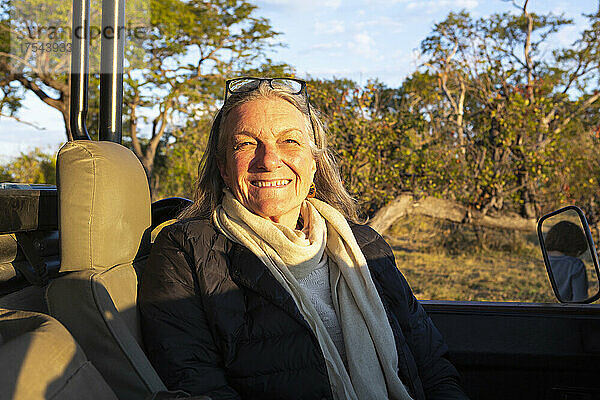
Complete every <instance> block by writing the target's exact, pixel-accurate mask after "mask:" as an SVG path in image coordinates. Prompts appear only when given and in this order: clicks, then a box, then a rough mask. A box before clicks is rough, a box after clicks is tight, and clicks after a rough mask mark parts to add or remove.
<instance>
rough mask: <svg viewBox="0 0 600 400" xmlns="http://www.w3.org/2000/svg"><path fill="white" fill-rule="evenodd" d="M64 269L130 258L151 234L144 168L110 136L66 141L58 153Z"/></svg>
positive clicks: (98, 266) (99, 267)
mask: <svg viewBox="0 0 600 400" xmlns="http://www.w3.org/2000/svg"><path fill="white" fill-rule="evenodd" d="M57 177H58V196H59V208H60V225H59V229H60V247H61V267H60V270H61V272H64V271H81V270H88V269H92V270H96V271H102V270H105V269H108V268H111V267H113V266H115V265H118V264H123V263H126V262H131V261H132V260H133V259H134V257H135V255H136V253H137V252H138V249H139V248H140V247H144V246H147V245H148V244H147V243H146V242H149V237H150V234H149V233H150V232H149V230H150V222H151V211H150V191H149V189H148V181H147V179H146V174H145V173H144V169H143V167H142V165H141V163H140V162H139V160H138V159H137V157H136V156H135V155H134V154H133V153H132V152H131V151H130V150H129V149H127V148H125V147H123V146H121V145H120V144H117V143H112V142H95V141H88V140H76V141H72V142H67V144H65V145H64V146H63V147H62V148H61V149H60V151H59V153H58V158H57Z"/></svg>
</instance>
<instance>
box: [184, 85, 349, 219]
mask: <svg viewBox="0 0 600 400" xmlns="http://www.w3.org/2000/svg"><path fill="white" fill-rule="evenodd" d="M274 97H276V98H280V99H283V100H285V101H287V102H289V103H290V104H292V105H293V106H294V107H296V108H297V109H298V110H300V112H302V114H303V115H304V116H305V117H306V118H305V119H306V127H307V132H311V131H312V127H314V137H313V138H311V151H312V154H313V157H314V158H315V160H316V164H317V172H316V173H315V178H314V183H315V187H316V189H317V193H316V196H315V197H316V198H317V199H319V200H322V201H324V202H326V203H328V204H329V205H331V206H332V207H334V208H336V209H337V210H338V211H340V212H341V213H342V214H343V215H344V216H345V217H346V218H347V219H349V220H351V221H354V222H358V211H359V210H358V205H357V203H356V200H354V199H353V198H352V197H351V196H350V195H349V194H348V192H347V191H346V189H345V188H344V185H343V184H342V180H341V178H340V173H339V169H338V166H337V163H336V162H335V159H334V157H333V155H332V154H331V151H330V150H329V148H328V147H327V132H326V128H325V125H324V124H323V121H322V118H321V113H320V112H319V111H318V110H316V109H315V108H314V107H312V106H311V105H310V104H309V103H308V102H307V100H306V99H305V97H304V96H302V95H295V94H291V93H290V92H289V89H286V88H283V87H277V85H270V84H269V83H268V82H267V81H261V82H260V83H259V84H258V85H256V88H252V90H249V91H244V92H241V93H234V94H231V95H230V96H229V97H227V100H226V101H225V104H223V107H221V109H220V110H219V112H218V113H217V115H216V116H215V119H214V121H213V124H212V127H211V129H210V136H209V138H208V145H207V148H206V151H205V152H204V155H203V156H202V159H201V160H200V165H199V166H198V180H197V181H196V188H195V192H194V202H193V203H192V204H191V205H190V206H188V207H187V208H185V209H184V210H183V211H182V212H181V213H180V214H179V216H178V218H180V219H183V218H191V217H200V218H207V219H209V218H210V217H211V215H212V212H213V211H214V209H215V208H216V207H217V206H218V205H219V204H220V203H221V200H222V198H223V188H224V187H225V182H223V178H222V177H221V173H220V171H219V162H221V163H225V160H226V153H225V152H226V148H227V134H226V132H224V125H225V124H224V123H223V122H224V121H225V118H226V117H227V115H228V114H229V112H230V111H231V110H232V109H234V108H235V107H237V106H239V105H241V104H243V103H247V102H250V101H253V100H257V99H270V98H274ZM308 107H310V120H309V118H308ZM311 122H312V126H311Z"/></svg>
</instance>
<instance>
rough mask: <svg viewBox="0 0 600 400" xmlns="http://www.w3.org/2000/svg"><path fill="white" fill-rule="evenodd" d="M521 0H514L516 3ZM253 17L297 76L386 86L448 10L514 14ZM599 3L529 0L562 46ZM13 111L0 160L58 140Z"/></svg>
mask: <svg viewBox="0 0 600 400" xmlns="http://www.w3.org/2000/svg"><path fill="white" fill-rule="evenodd" d="M517 2H518V3H521V0H518V1H517ZM253 3H254V4H256V5H257V6H258V10H257V12H256V14H257V15H260V16H264V17H267V18H269V19H270V21H271V24H272V26H273V28H274V29H275V30H276V31H277V32H280V33H281V35H280V36H279V38H278V40H279V41H280V42H282V43H284V44H285V45H286V46H287V47H285V48H277V49H276V51H275V52H274V53H273V54H271V57H272V58H273V59H274V60H276V61H284V62H287V63H289V64H291V65H293V66H294V67H295V68H296V70H297V72H298V75H299V76H301V77H305V76H312V77H316V78H332V77H345V78H350V79H353V80H355V81H357V82H359V83H365V82H366V81H367V80H368V79H375V78H377V79H379V80H381V81H383V82H384V83H385V84H387V85H388V86H391V87H396V86H399V85H400V83H401V82H402V80H403V79H404V77H406V76H407V75H408V74H410V73H412V72H413V71H414V70H415V69H416V68H417V67H418V65H419V64H420V63H421V59H420V57H419V53H418V48H419V43H420V42H421V40H423V39H424V38H425V37H426V36H427V34H428V33H429V32H430V31H431V28H432V26H433V24H434V23H436V22H439V21H442V20H443V19H444V18H445V16H446V15H447V14H448V12H450V11H459V10H461V9H466V10H468V11H469V12H470V13H471V14H472V15H473V16H475V17H480V16H485V15H489V14H492V13H496V12H504V11H512V12H517V10H516V8H514V6H513V5H512V3H511V2H506V1H502V0H260V1H254V2H253ZM597 8H598V3H597V2H596V1H593V0H571V1H563V0H530V1H529V8H528V9H529V10H530V11H532V12H536V13H547V12H553V13H555V14H561V13H564V14H565V16H567V17H570V18H574V19H575V24H574V25H572V26H569V27H566V28H564V29H563V30H562V31H560V32H559V33H558V34H557V35H555V36H554V41H555V43H556V45H562V46H568V45H569V44H570V43H572V42H573V40H575V38H576V37H577V36H578V32H579V31H581V30H582V29H583V28H584V26H585V25H584V23H585V20H584V19H583V18H582V17H581V13H592V12H594V11H596V10H597ZM19 117H20V118H21V119H23V120H25V121H28V122H32V123H34V124H36V125H37V126H39V127H42V128H44V129H43V130H38V129H35V128H32V127H31V126H28V125H24V124H21V123H18V122H16V121H14V120H10V119H7V118H0V163H4V162H6V161H8V160H9V159H10V158H11V157H14V156H17V155H18V154H19V153H20V152H27V151H29V150H31V149H33V148H35V147H40V148H42V150H44V151H46V152H49V153H53V152H55V151H57V150H58V146H59V145H60V143H61V142H64V141H65V134H64V128H63V122H62V117H61V115H60V113H59V112H58V111H55V110H54V109H51V108H50V107H48V106H46V105H45V104H43V103H42V102H41V101H40V100H37V98H35V96H33V95H30V96H28V98H27V101H26V102H25V107H24V108H23V109H22V110H21V111H20V115H19Z"/></svg>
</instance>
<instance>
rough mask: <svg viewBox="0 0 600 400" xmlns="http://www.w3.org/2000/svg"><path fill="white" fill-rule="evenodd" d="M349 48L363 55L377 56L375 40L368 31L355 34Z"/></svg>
mask: <svg viewBox="0 0 600 400" xmlns="http://www.w3.org/2000/svg"><path fill="white" fill-rule="evenodd" d="M348 50H350V51H352V52H354V53H356V54H358V55H360V56H363V57H375V56H376V55H377V47H376V45H375V41H374V40H373V38H372V37H371V36H369V34H368V33H366V32H360V33H356V34H354V35H353V36H352V40H351V41H350V42H348Z"/></svg>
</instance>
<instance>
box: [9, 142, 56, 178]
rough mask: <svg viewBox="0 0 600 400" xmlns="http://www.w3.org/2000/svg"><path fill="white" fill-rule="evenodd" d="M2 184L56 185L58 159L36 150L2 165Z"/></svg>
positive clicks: (22, 154)
mask: <svg viewBox="0 0 600 400" xmlns="http://www.w3.org/2000/svg"><path fill="white" fill-rule="evenodd" d="M0 181H1V182H19V183H47V184H50V185H55V184H56V157H55V156H53V155H50V154H47V153H44V152H42V151H41V150H40V149H37V148H36V149H35V150H33V151H30V152H29V153H27V154H25V153H21V155H20V156H19V157H17V158H15V159H14V160H13V161H11V162H10V163H8V164H6V165H0Z"/></svg>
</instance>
